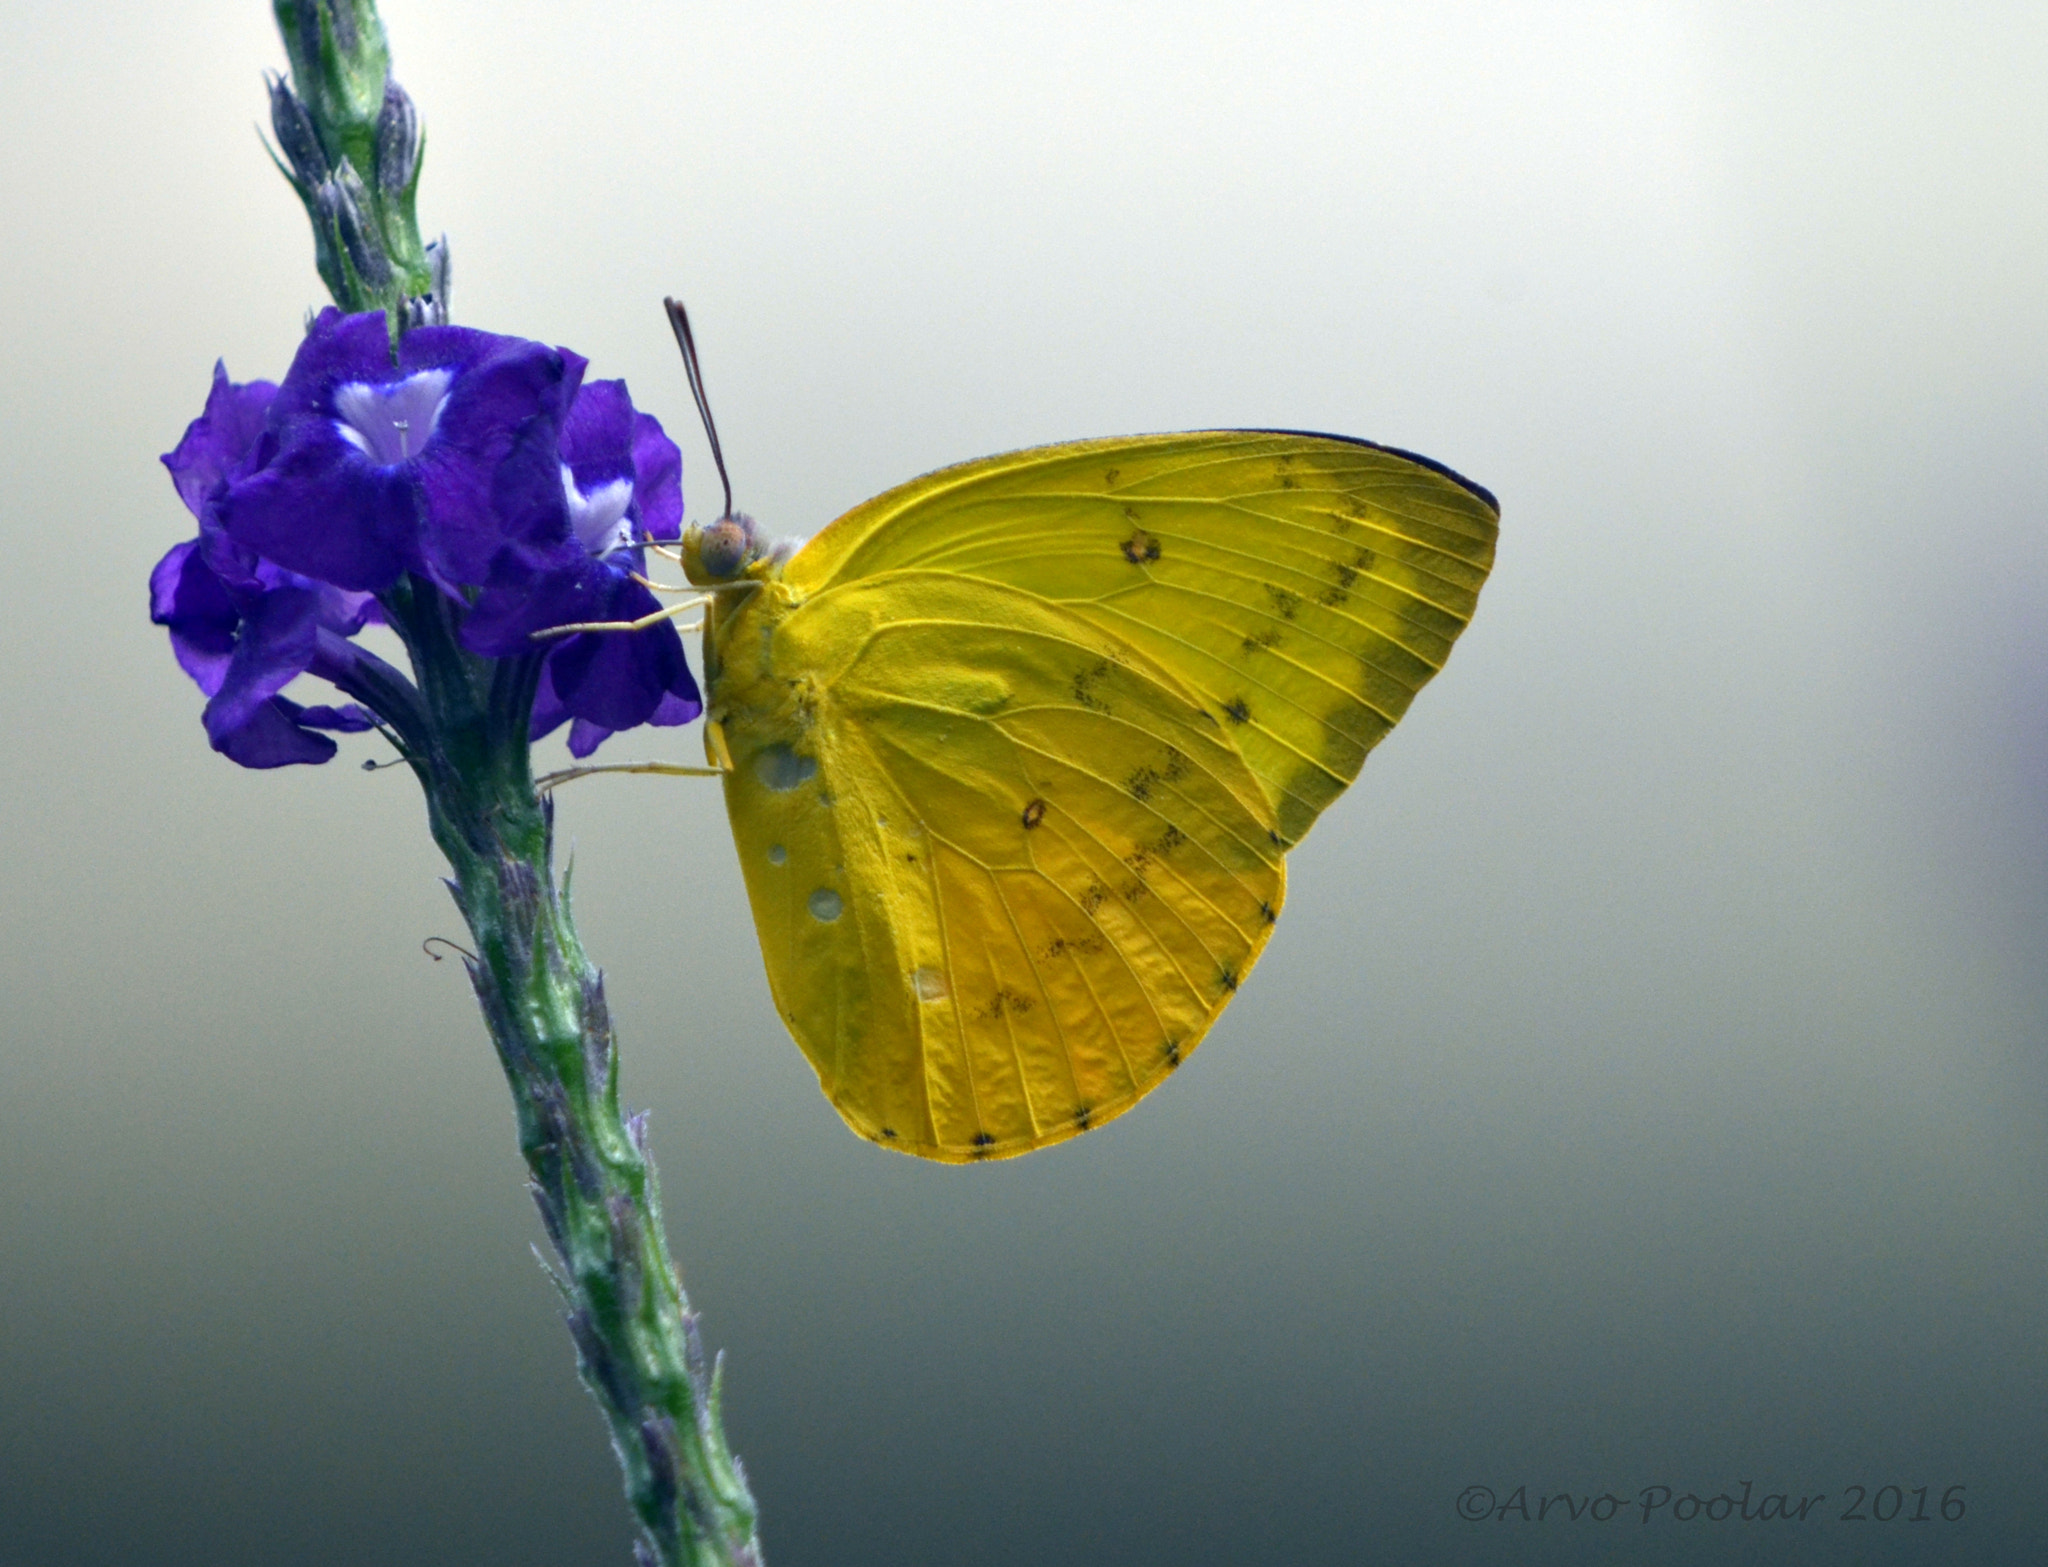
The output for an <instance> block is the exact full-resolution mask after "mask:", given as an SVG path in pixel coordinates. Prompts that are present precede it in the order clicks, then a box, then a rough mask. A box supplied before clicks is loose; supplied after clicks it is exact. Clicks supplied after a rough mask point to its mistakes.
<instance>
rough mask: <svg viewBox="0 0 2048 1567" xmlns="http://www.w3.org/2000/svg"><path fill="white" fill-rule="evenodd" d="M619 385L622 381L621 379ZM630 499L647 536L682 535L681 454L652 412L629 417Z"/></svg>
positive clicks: (668, 536)
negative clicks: (632, 475) (630, 442)
mask: <svg viewBox="0 0 2048 1567" xmlns="http://www.w3.org/2000/svg"><path fill="white" fill-rule="evenodd" d="M619 384H620V386H622V387H623V386H624V385H625V382H623V381H621V382H620V383H619ZM633 471H634V473H635V474H636V475H637V477H636V478H635V480H634V483H633V498H634V500H635V501H637V502H638V503H639V506H640V531H641V532H642V533H643V534H644V535H645V536H646V537H648V538H650V539H679V538H681V537H682V536H683V454H682V453H681V452H680V451H679V450H677V448H676V443H675V442H674V441H671V440H670V439H669V438H668V436H667V434H666V433H665V432H664V431H663V430H662V428H661V421H660V420H658V419H656V418H655V417H654V415H652V414H635V415H634V416H633Z"/></svg>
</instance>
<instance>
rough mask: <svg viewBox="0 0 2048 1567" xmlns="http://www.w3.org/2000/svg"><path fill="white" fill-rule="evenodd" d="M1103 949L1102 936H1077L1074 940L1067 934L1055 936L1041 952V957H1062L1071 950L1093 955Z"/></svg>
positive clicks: (1085, 955) (1084, 955)
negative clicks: (1066, 935)
mask: <svg viewBox="0 0 2048 1567" xmlns="http://www.w3.org/2000/svg"><path fill="white" fill-rule="evenodd" d="M1101 950H1102V938H1101V937H1100V936H1076V937H1075V938H1074V939H1073V940H1072V941H1069V940H1068V939H1067V938H1066V937H1065V936H1055V937H1053V939H1052V942H1051V944H1050V945H1048V946H1047V947H1046V949H1045V950H1044V951H1043V952H1041V953H1039V957H1041V958H1045V959H1051V958H1062V957H1065V956H1066V955H1067V954H1068V953H1069V952H1072V953H1075V954H1076V955H1078V956H1081V957H1093V956H1094V955H1095V954H1096V953H1098V952H1100V951H1101Z"/></svg>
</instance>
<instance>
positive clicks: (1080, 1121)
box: [1074, 1105, 1088, 1132]
mask: <svg viewBox="0 0 2048 1567" xmlns="http://www.w3.org/2000/svg"><path fill="white" fill-rule="evenodd" d="M1074 1124H1075V1125H1076V1126H1078V1127H1080V1128H1081V1130H1082V1131H1084V1132H1085V1131H1087V1130H1088V1107H1087V1106H1086V1105H1082V1106H1080V1107H1079V1108H1078V1109H1077V1110H1075V1111H1074Z"/></svg>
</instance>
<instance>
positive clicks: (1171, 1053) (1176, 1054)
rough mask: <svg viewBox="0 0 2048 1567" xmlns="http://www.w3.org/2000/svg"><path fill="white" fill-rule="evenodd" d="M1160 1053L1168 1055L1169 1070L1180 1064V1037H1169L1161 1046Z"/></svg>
mask: <svg viewBox="0 0 2048 1567" xmlns="http://www.w3.org/2000/svg"><path fill="white" fill-rule="evenodd" d="M1159 1053H1160V1054H1161V1055H1163V1056H1165V1057H1166V1067H1167V1070H1168V1071H1172V1070H1173V1068H1175V1067H1177V1066H1179V1065H1180V1041H1179V1040H1178V1039H1169V1040H1168V1041H1167V1042H1166V1043H1165V1044H1164V1045H1163V1046H1161V1047H1160V1051H1159Z"/></svg>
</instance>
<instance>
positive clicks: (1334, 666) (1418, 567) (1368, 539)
mask: <svg viewBox="0 0 2048 1567" xmlns="http://www.w3.org/2000/svg"><path fill="white" fill-rule="evenodd" d="M1496 525H1497V513H1496V510H1495V508H1494V506H1493V503H1492V498H1491V497H1490V496H1488V495H1486V493H1485V492H1484V491H1482V490H1479V489H1477V488H1476V487H1475V486H1472V485H1469V484H1467V483H1465V482H1464V481H1463V480H1460V479H1457V478H1455V477H1453V476H1451V475H1448V474H1447V473H1445V472H1444V471H1442V470H1439V469H1437V468H1435V467H1433V466H1432V465H1429V464H1427V463H1424V462H1421V461H1419V460H1416V459H1413V458H1410V457H1408V456H1406V455H1405V454H1402V453H1398V452H1392V451H1388V450H1386V449H1384V448H1380V447H1377V446H1372V445H1370V444H1367V443H1365V442H1359V441H1350V440H1344V439H1340V438H1336V437H1329V436H1310V435H1291V434H1278V433H1269V432H1248V431H1225V432H1211V433H1205V434H1194V435H1174V436H1145V437H1138V438H1134V439H1129V440H1109V441H1084V442H1076V443H1072V444H1070V445H1065V446H1052V447H1043V448H1039V449H1037V450H1034V451H1027V452H1016V453H1012V454H1010V455H1008V456H1004V457H995V458H989V459H985V460H983V461H981V462H976V463H968V464H964V465H962V466H960V467H958V468H950V469H945V470H942V471H941V472H939V473H936V474H931V475H927V476H926V477H925V478H922V479H918V480H914V481H912V482H911V483H910V484H907V485H903V486H901V487H899V488H898V489H895V490H892V491H890V492H888V493H887V494H885V495H883V496H880V497H878V498H877V499H875V500H873V501H870V502H869V503H867V505H865V506H862V507H860V508H858V509H857V510H855V511H853V512H850V513H848V514H847V515H846V516H845V517H843V518H841V519H840V520H839V521H838V522H836V523H834V524H833V525H832V527H830V528H828V529H826V530H825V532H824V533H822V534H820V535H819V536H818V538H816V539H814V540H813V541H812V542H811V544H810V545H809V546H807V547H806V548H805V549H804V550H803V551H802V552H801V553H800V554H799V555H798V556H797V558H796V559H795V560H794V561H793V562H791V565H790V568H789V578H790V581H791V583H792V585H793V586H795V587H796V588H797V589H798V590H799V591H817V590H819V589H822V588H824V587H825V586H827V585H829V584H833V583H845V582H851V581H856V580H860V579H862V578H865V577H871V576H875V575H877V574H880V573H885V572H888V571H892V570H902V569H906V568H915V569H925V570H933V571H947V572H954V573H958V574H960V575H963V576H968V577H975V578H980V579H983V580H988V581H994V582H1002V583H1005V584H1008V585H1010V586H1014V587H1017V588H1019V589H1021V590H1023V591H1025V592H1028V593H1030V594H1032V595H1033V596H1034V597H1036V598H1039V599H1042V600H1045V601H1048V602H1051V603H1057V604H1060V605H1062V606H1064V607H1065V608H1067V609H1068V610H1070V611H1071V612H1072V613H1073V614H1075V615H1077V616H1079V617H1081V618H1082V619H1083V620H1084V621H1086V622H1087V623H1088V624H1090V625H1092V626H1093V627H1096V628H1098V629H1099V630H1101V631H1104V632H1107V633H1110V634H1111V635H1113V636H1114V637H1116V638H1117V639H1118V640H1119V641H1120V642H1122V643H1124V644H1126V645H1129V646H1131V647H1133V648H1136V649H1140V650H1142V651H1143V652H1144V653H1146V654H1148V655H1150V656H1151V658H1153V659H1154V660H1155V661H1156V662H1157V663H1158V664H1159V665H1161V666H1162V667H1164V668H1166V669H1168V670H1170V671H1171V672H1172V673H1173V675H1174V676H1176V677H1177V678H1178V679H1179V680H1180V682H1181V683H1182V684H1183V686H1184V687H1185V688H1186V689H1188V690H1189V691H1190V693H1191V694H1192V695H1193V696H1194V697H1195V700H1196V701H1197V703H1198V705H1200V706H1201V707H1202V708H1203V709H1204V710H1205V711H1207V712H1209V713H1210V714H1211V715H1213V716H1214V717H1215V718H1216V719H1217V720H1218V722H1219V723H1220V724H1222V725H1223V726H1224V727H1225V729H1226V731H1227V732H1228V734H1229V736H1230V739H1231V741H1232V743H1233V744H1234V745H1235V747H1236V748H1237V750H1238V751H1239V752H1240V753H1241V754H1242V755H1243V757H1244V759H1245V761H1246V763H1247V764H1248V765H1249V767H1250V768H1251V770H1252V772H1253V774H1254V775H1255V776H1256V777H1257V778H1258V780H1259V782H1260V785H1261V787H1262V789H1263V790H1264V792H1265V794H1266V797H1267V799H1268V801H1269V802H1270V805H1271V808H1272V810H1273V813H1274V816H1275V821H1276V825H1277V829H1278V831H1279V832H1280V834H1281V838H1282V840H1283V842H1285V843H1289V844H1291V843H1293V842H1295V841H1296V840H1297V839H1299V838H1300V836H1301V835H1302V834H1303V833H1304V832H1306V831H1307V829H1308V827H1309V825H1310V824H1311V823H1312V822H1313V821H1314V820H1315V817H1316V815H1317V814H1318V813H1319V812H1320V811H1321V810H1322V809H1323V807H1324V806H1326V805H1327V804H1329V802H1330V801H1331V800H1332V799H1334V798H1335V797H1336V795H1337V794H1338V793H1340V792H1341V791H1342V790H1343V789H1344V787H1345V786H1346V785H1347V784H1349V783H1350V782H1351V780H1352V779H1353V778H1355V777H1356V776H1357V774H1358V769H1359V767H1360V765H1361V764H1362V763H1363V761H1364V758H1365V754H1366V752H1367V751H1368V750H1370V749H1371V748H1372V746H1373V745H1374V744H1375V743H1376V742H1377V741H1378V740H1379V738H1380V737H1381V736H1382V735H1384V734H1385V733H1386V732H1387V730H1388V729H1390V728H1392V727H1393V725H1394V723H1395V722H1396V721H1397V720H1398V719H1399V718H1400V717H1401V715H1402V714H1403V713H1404V712H1405V711H1406V710H1407V707H1408V704H1409V702H1410V701H1411V700H1412V699H1413V698H1414V695H1415V692H1416V691H1417V690H1419V689H1420V688H1421V686H1422V685H1423V684H1424V683H1425V682H1426V681H1428V680H1429V678H1430V677H1431V676H1432V675H1434V674H1435V673H1436V671H1437V670H1438V669H1440V668H1441V667H1442V665H1443V662H1444V660H1445V658H1446V657H1447V656H1448V654H1449V651H1450V646H1451V643H1452V641H1453V639H1455V638H1456V636H1457V634H1458V633H1459V632H1460V631H1461V630H1462V629H1463V628H1464V625H1465V623H1466V621H1467V620H1468V619H1469V618H1470V616H1471V614H1472V610H1473V608H1474V604H1475V602H1476V597H1477V594H1478V591H1479V588H1480V585H1481V584H1482V583H1483V582H1484V581H1485V578H1486V573H1487V570H1488V568H1489V566H1490V565H1491V563H1492V559H1493V545H1494V536H1495V531H1496Z"/></svg>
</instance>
